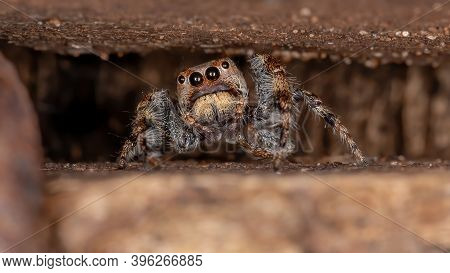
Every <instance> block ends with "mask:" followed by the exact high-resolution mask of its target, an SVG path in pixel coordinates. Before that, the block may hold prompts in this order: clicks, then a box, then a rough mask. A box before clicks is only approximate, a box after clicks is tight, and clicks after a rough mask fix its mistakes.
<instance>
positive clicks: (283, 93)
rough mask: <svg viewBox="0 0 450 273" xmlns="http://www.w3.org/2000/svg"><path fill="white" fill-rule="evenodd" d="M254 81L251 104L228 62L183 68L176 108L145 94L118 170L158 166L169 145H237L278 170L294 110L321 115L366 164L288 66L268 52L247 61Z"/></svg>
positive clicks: (179, 149)
mask: <svg viewBox="0 0 450 273" xmlns="http://www.w3.org/2000/svg"><path fill="white" fill-rule="evenodd" d="M248 61H249V63H250V68H251V70H252V74H253V79H254V82H255V92H256V98H257V105H256V106H253V107H251V106H249V105H248V95H249V90H248V88H247V84H246V82H245V80H244V76H243V74H242V72H241V71H240V70H239V69H238V68H237V66H236V65H235V64H234V62H233V61H232V60H231V59H229V58H222V59H218V60H214V61H210V62H207V63H204V64H201V65H199V66H195V67H192V68H188V69H186V70H184V71H183V72H181V73H180V74H179V76H178V78H177V97H178V103H177V104H174V103H173V102H172V101H171V99H170V98H169V95H168V93H167V91H165V90H160V91H155V92H153V93H149V94H147V95H146V96H145V97H144V98H143V99H142V100H141V102H140V103H139V104H138V106H137V110H136V117H135V119H134V121H133V123H132V133H131V138H130V139H129V140H127V141H126V142H125V143H124V145H123V147H122V150H121V153H120V156H119V159H118V161H119V166H120V167H122V168H123V167H125V166H126V164H127V162H130V161H132V160H135V159H139V158H140V159H144V160H145V162H147V163H149V164H152V165H157V164H158V162H159V160H160V158H161V156H163V155H164V153H166V149H165V147H167V145H170V146H171V147H172V148H173V149H174V150H175V152H176V153H186V152H190V151H193V150H195V149H196V148H197V147H198V146H199V145H200V143H202V142H203V141H206V140H207V141H209V142H216V141H219V140H221V139H223V140H225V141H226V142H227V143H237V144H239V145H240V147H241V148H242V149H243V150H244V151H245V152H247V153H249V154H251V155H253V156H255V157H257V158H269V159H271V160H272V161H273V163H274V168H275V169H278V168H279V167H280V164H281V162H282V161H283V160H284V159H285V158H286V157H287V156H288V155H290V154H292V153H293V152H294V150H295V145H296V143H294V141H293V138H292V134H293V131H294V130H295V129H296V124H295V122H294V121H297V118H298V115H299V114H300V111H299V107H298V106H299V105H300V104H301V103H303V104H304V105H306V107H307V109H309V110H310V111H312V112H313V113H314V114H316V115H317V116H319V117H320V118H322V119H323V120H324V121H325V123H326V124H327V125H328V127H330V128H331V129H332V130H333V132H334V133H335V134H337V135H338V136H339V138H340V139H341V141H342V142H343V143H344V144H346V145H347V146H348V148H349V150H350V151H351V153H352V154H353V155H354V156H355V158H356V159H357V160H358V161H359V162H360V163H364V162H365V159H364V156H363V155H362V153H361V151H360V150H359V149H358V147H357V145H356V143H355V141H354V140H353V139H352V138H351V136H350V134H349V132H348V130H347V129H346V128H345V127H344V126H343V125H342V123H341V121H340V120H339V118H338V117H337V116H336V115H335V114H333V113H332V112H331V111H330V110H329V109H328V108H327V107H325V106H324V105H323V104H322V101H321V100H320V99H319V98H318V97H317V96H315V95H313V94H312V93H309V92H307V91H304V90H302V89H300V88H297V87H296V86H295V85H294V83H293V81H291V80H290V79H289V78H288V75H287V72H286V69H285V67H284V66H283V65H281V63H280V62H279V61H278V60H276V59H275V58H273V57H272V56H270V55H255V56H253V57H252V58H250V59H249V60H248Z"/></svg>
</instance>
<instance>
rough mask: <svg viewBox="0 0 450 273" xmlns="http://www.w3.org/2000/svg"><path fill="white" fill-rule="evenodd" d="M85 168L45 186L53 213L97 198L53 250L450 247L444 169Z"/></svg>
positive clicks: (60, 229)
mask: <svg viewBox="0 0 450 273" xmlns="http://www.w3.org/2000/svg"><path fill="white" fill-rule="evenodd" d="M85 167H86V168H85V170H91V171H94V172H92V174H93V175H92V176H91V177H90V178H88V177H87V176H86V175H77V171H74V170H75V169H74V168H73V167H69V168H68V169H67V170H66V171H63V172H62V173H60V174H61V176H60V177H59V178H56V179H54V180H52V181H50V182H49V183H48V184H47V195H48V198H47V207H48V210H47V211H48V213H49V215H50V219H51V220H56V219H58V218H59V217H62V216H64V215H67V214H69V213H72V212H73V211H75V210H77V209H79V208H83V207H84V206H85V205H86V204H89V203H90V202H91V201H93V200H97V199H98V202H95V203H93V204H92V205H90V206H88V207H86V208H83V209H81V210H78V211H77V212H76V213H75V214H74V215H71V216H70V217H68V218H67V219H65V220H63V221H61V222H60V223H58V224H56V225H55V226H53V227H52V233H53V235H54V236H53V237H54V238H56V239H55V240H54V241H53V246H52V247H53V249H54V250H56V251H68V252H84V251H94V252H95V251H106V252H109V251H111V252H116V251H126V252H127V251H130V252H140V251H143V252H215V251H221V252H222V251H223V252H233V251H237V252H382V251H386V252H422V251H423V252H440V251H443V250H445V249H447V250H448V249H450V229H449V228H448V227H449V225H450V214H449V213H448V212H449V211H450V202H449V200H450V179H449V177H450V173H449V171H448V169H447V170H445V169H442V170H439V169H435V170H433V171H424V169H423V168H416V169H414V168H413V169H409V170H407V171H400V168H398V167H397V168H396V171H394V172H385V173H380V172H378V173H374V172H371V171H365V172H356V173H355V172H353V173H346V174H344V173H342V172H339V171H338V172H337V173H336V172H325V173H320V172H309V171H306V172H302V173H298V172H297V173H294V174H291V175H281V176H280V175H274V174H260V173H259V174H258V171H256V173H254V174H249V175H242V174H237V173H234V174H233V173H217V172H223V170H224V169H222V167H223V166H222V167H221V168H220V169H216V170H213V169H211V168H208V169H209V171H210V173H209V174H199V173H196V174H195V173H194V174H192V175H188V176H186V175H185V174H184V173H179V174H169V173H167V172H162V173H160V172H158V173H156V174H150V175H145V176H142V173H135V172H131V173H130V172H118V173H114V172H110V171H106V173H105V171H103V172H102V176H101V177H99V176H98V175H95V174H94V173H95V170H96V167H95V166H89V165H86V166H85ZM228 167H229V165H228ZM195 168H196V167H195V166H194V169H195ZM235 168H236V166H235ZM237 168H239V167H237ZM225 169H226V168H225ZM97 171H98V170H97ZM418 171H420V173H418ZM234 172H236V170H235V171H234ZM49 174H53V175H54V174H55V172H52V171H50V172H49ZM80 174H81V173H80ZM319 180H320V181H322V182H320V181H319ZM325 183H328V185H327V184H325ZM331 187H333V188H334V189H332V188H331ZM338 191H340V192H338ZM343 193H345V194H348V195H349V196H351V197H352V198H355V199H358V200H360V201H361V202H363V203H364V204H365V205H367V206H368V207H370V208H371V209H374V210H376V211H378V212H379V213H381V214H382V215H384V216H386V217H390V218H392V219H394V220H395V221H396V222H397V223H399V224H401V225H403V226H405V227H407V228H408V229H410V230H412V231H414V232H415V233H417V234H418V235H419V236H420V237H422V238H424V239H426V240H429V241H432V242H434V243H435V244H437V246H433V245H431V244H430V243H427V242H425V241H424V240H422V239H420V238H419V237H417V236H415V235H412V234H411V233H409V232H407V231H405V230H404V229H402V228H400V227H398V226H397V225H395V224H393V223H392V222H390V221H388V220H386V219H384V218H383V217H380V216H379V215H377V214H376V213H374V212H373V211H371V210H370V209H367V208H366V207H364V206H361V205H360V204H357V203H356V202H355V201H353V200H350V199H349V198H348V197H346V196H345V195H344V194H343ZM106 194H107V196H105V195H106ZM102 197H103V198H102ZM439 247H440V248H442V249H440V248H439Z"/></svg>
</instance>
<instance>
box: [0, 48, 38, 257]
mask: <svg viewBox="0 0 450 273" xmlns="http://www.w3.org/2000/svg"><path fill="white" fill-rule="evenodd" d="M38 130H39V129H38V125H37V120H36V116H35V113H34V110H33V109H32V106H31V101H30V99H29V97H28V93H27V90H26V89H25V87H24V86H23V84H22V83H21V82H20V81H19V78H18V76H17V72H16V70H15V69H14V67H13V66H12V64H11V63H10V62H8V61H7V60H6V59H5V58H4V57H3V55H2V54H1V53H0V219H1V220H0V251H4V250H6V249H8V248H9V247H10V246H12V245H14V244H15V243H17V242H18V241H20V240H22V239H24V238H25V237H26V236H28V235H29V234H31V233H32V232H34V231H35V230H36V228H37V227H38V226H39V225H38V224H42V223H43V222H45V221H41V220H40V219H39V218H40V213H41V210H40V208H41V204H42V203H41V202H42V199H41V197H42V196H41V184H40V183H41V179H40V178H41V175H40V172H39V165H40V161H41V157H42V154H41V152H42V151H41V143H40V135H39V131H38ZM44 234H45V233H44ZM43 237H44V238H45V235H44V236H43ZM43 237H40V238H33V239H32V240H29V241H28V242H27V244H26V245H21V246H19V247H17V248H13V249H8V250H11V251H38V250H39V249H40V250H42V248H41V247H42V241H43V240H42V239H43Z"/></svg>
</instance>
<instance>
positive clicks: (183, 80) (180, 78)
mask: <svg viewBox="0 0 450 273" xmlns="http://www.w3.org/2000/svg"><path fill="white" fill-rule="evenodd" d="M185 81H186V78H185V77H184V76H183V75H180V76H178V83H179V84H183V83H184V82H185Z"/></svg>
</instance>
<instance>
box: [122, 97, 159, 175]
mask: <svg viewBox="0 0 450 273" xmlns="http://www.w3.org/2000/svg"><path fill="white" fill-rule="evenodd" d="M166 95H167V94H166V92H165V91H163V90H161V91H156V92H154V93H148V94H146V95H145V96H144V97H143V98H142V100H141V101H140V102H139V104H138V106H137V108H136V116H135V118H134V120H133V122H132V123H131V126H132V131H131V136H130V138H129V139H127V140H126V141H125V143H124V144H123V146H122V149H121V152H120V155H119V158H118V163H119V167H120V168H124V167H125V166H126V163H127V162H130V161H132V160H134V159H136V158H140V157H142V156H145V157H147V156H148V155H147V152H148V149H149V148H150V149H152V148H153V150H158V146H161V144H162V142H163V138H164V130H163V126H164V120H165V119H167V114H166V112H167V111H166V108H167V103H166V100H165V98H164V96H166Z"/></svg>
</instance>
